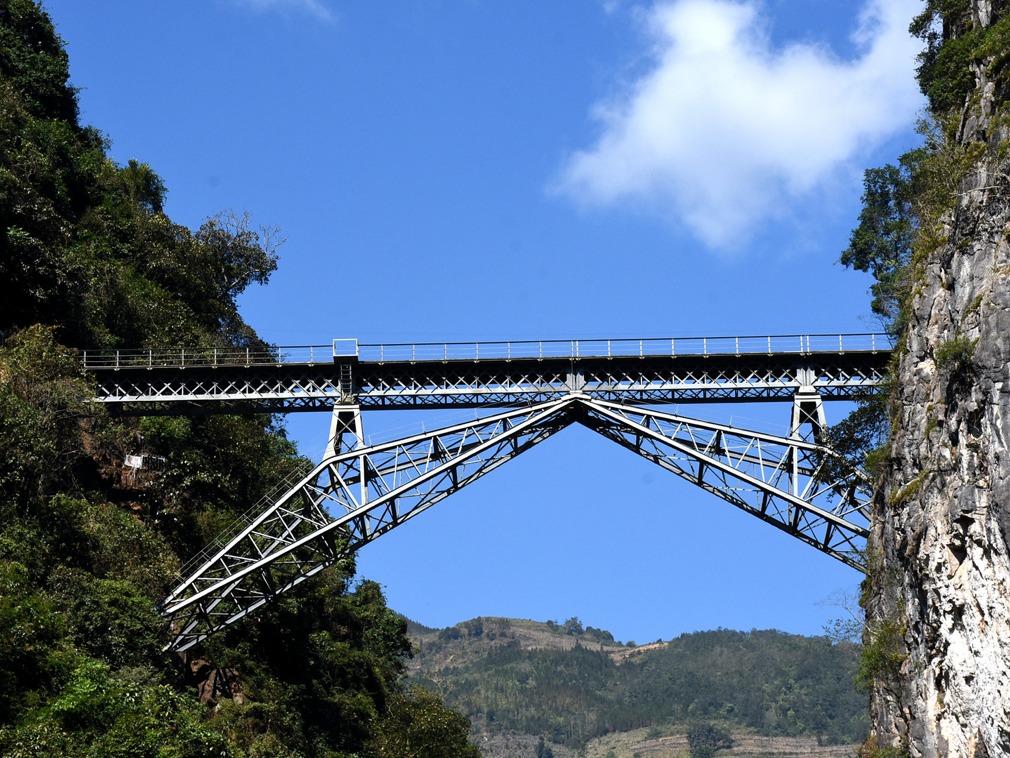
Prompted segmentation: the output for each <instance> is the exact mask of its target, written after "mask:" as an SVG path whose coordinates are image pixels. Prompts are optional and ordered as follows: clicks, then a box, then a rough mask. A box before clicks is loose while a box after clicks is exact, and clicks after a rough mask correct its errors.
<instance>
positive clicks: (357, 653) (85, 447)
mask: <svg viewBox="0 0 1010 758" xmlns="http://www.w3.org/2000/svg"><path fill="white" fill-rule="evenodd" d="M166 191H167V190H166V188H165V186H164V183H163V182H162V180H161V179H160V178H159V177H158V175H157V174H156V173H155V172H154V170H153V169H152V168H151V167H150V166H148V165H146V164H144V163H141V162H139V161H130V162H129V163H128V164H127V165H125V166H123V165H119V164H117V163H115V162H114V161H112V160H111V159H110V158H109V157H108V155H107V143H106V140H105V138H104V137H103V136H102V135H101V134H100V133H99V132H98V131H97V130H95V129H93V128H91V127H86V126H82V125H81V124H80V123H79V121H78V111H77V101H76V97H75V92H74V89H73V88H72V87H71V86H70V85H69V83H68V69H67V56H66V54H65V52H64V50H63V45H62V42H61V40H60V39H59V38H58V36H57V35H56V33H55V31H54V29H53V26H52V23H51V21H50V19H49V18H48V16H47V15H46V13H45V12H44V11H43V10H42V9H41V7H40V6H39V5H38V4H37V3H36V2H34V1H33V0H0V280H2V281H3V282H4V297H3V298H2V299H0V338H2V341H3V342H2V345H0V439H2V440H3V449H4V454H3V456H0V754H2V755H5V756H34V755H47V756H49V755H94V756H116V755H122V756H146V755H150V756H155V755H157V756H205V755H218V756H227V755H233V756H285V755H291V756H294V755H312V756H341V755H360V756H367V755H372V756H465V755H476V754H477V751H476V750H475V749H474V748H472V747H471V746H469V744H468V743H467V742H466V735H467V723H466V719H465V718H463V717H462V716H459V715H458V714H456V713H453V712H451V711H448V710H446V709H445V708H444V707H443V706H442V705H441V703H440V702H438V701H437V700H436V699H434V698H433V697H432V696H431V695H429V694H427V693H424V692H420V691H416V690H412V689H408V688H407V686H406V684H405V683H404V680H403V673H404V668H405V663H404V658H405V657H406V656H407V655H409V651H410V643H409V640H408V638H407V636H406V624H405V622H403V620H402V619H400V618H399V617H398V616H397V615H396V614H394V613H393V612H392V611H390V610H389V609H388V608H387V607H386V604H385V600H384V598H383V596H382V593H381V591H380V590H379V588H378V586H377V585H375V584H374V583H371V582H367V581H366V582H357V583H356V582H354V581H353V580H352V577H353V575H354V566H353V563H352V562H349V561H348V562H345V563H343V564H342V565H340V566H337V567H334V568H332V569H330V570H329V571H326V572H323V573H322V574H320V575H319V576H318V577H316V578H314V579H313V580H311V581H307V582H305V583H304V584H303V585H302V586H301V587H300V588H299V589H298V591H295V592H292V593H290V594H289V595H287V596H285V598H284V599H283V600H282V601H281V602H279V603H276V604H274V605H273V606H271V607H270V608H269V609H267V610H266V611H265V612H264V613H261V614H259V615H258V616H257V617H256V618H254V619H249V620H248V621H247V622H245V623H243V624H242V625H241V628H236V629H234V630H232V631H231V632H229V633H226V634H222V635H219V636H218V637H216V638H213V639H211V640H209V641H208V643H207V644H206V645H205V646H204V647H203V649H202V650H198V651H197V652H196V654H194V655H190V656H189V657H188V658H187V659H186V660H185V661H182V660H180V659H179V658H178V657H176V656H172V655H169V654H166V653H163V652H162V651H161V648H162V646H163V645H164V644H165V643H166V642H167V640H168V636H167V634H166V630H165V629H164V628H163V622H162V620H161V618H160V616H159V615H158V613H157V610H156V603H157V601H158V600H159V599H160V598H162V597H164V595H165V593H166V591H167V590H168V589H169V588H170V587H171V585H172V584H173V582H174V581H175V580H176V578H177V574H178V571H179V568H180V564H181V562H182V561H184V560H185V559H186V558H188V557H189V556H191V555H193V554H194V553H195V552H196V551H197V550H198V549H199V548H200V547H202V546H203V545H205V544H206V543H207V542H209V541H210V540H211V539H212V538H213V537H215V536H216V535H217V533H218V532H219V530H220V529H221V528H222V527H224V526H225V525H227V524H229V523H231V522H232V521H233V520H234V519H235V518H236V516H238V515H239V514H241V513H243V512H244V511H245V510H246V509H248V508H249V507H250V506H252V505H254V504H255V503H256V501H257V500H258V499H259V498H260V497H261V496H263V495H264V493H265V492H266V491H268V490H269V489H271V488H272V487H273V485H275V484H276V483H277V482H278V481H280V480H281V479H282V478H283V477H284V476H286V475H288V474H290V473H292V472H294V471H297V470H300V469H302V468H303V467H304V466H305V465H306V462H305V461H304V460H303V459H302V458H300V457H299V456H298V454H297V452H296V450H295V448H294V446H293V445H292V444H291V443H290V442H289V441H288V440H287V439H286V438H285V436H284V432H283V429H282V428H280V427H279V426H278V425H277V423H276V422H275V420H274V419H272V418H270V417H266V416H248V417H243V416H208V417H195V418H145V419H139V420H138V419H118V418H111V417H109V416H108V415H106V414H105V413H104V412H103V411H102V410H101V409H100V408H96V407H92V406H91V405H90V404H89V402H88V398H89V397H90V396H91V394H92V392H91V387H90V386H89V382H88V379H87V377H86V376H85V375H84V374H83V373H82V372H81V370H80V367H79V361H78V358H77V353H76V349H80V348H86V347H115V346H120V345H122V346H129V347H143V346H159V347H163V346H173V345H186V346H191V345H233V346H254V347H266V346H265V345H263V343H262V342H261V341H260V339H259V338H258V337H257V336H256V334H255V333H254V331H253V330H252V329H251V328H249V326H248V325H246V324H245V322H244V321H243V320H242V318H241V316H240V315H239V313H238V310H237V308H236V298H237V297H238V295H239V294H240V293H241V292H242V291H243V290H244V289H245V288H247V287H248V286H249V285H251V284H253V283H263V282H265V281H266V280H267V278H268V277H269V275H270V273H271V272H272V271H273V270H274V269H275V267H276V265H277V256H276V250H275V244H274V242H273V239H274V238H273V233H272V232H271V231H269V230H258V231H257V230H254V229H253V228H252V227H251V226H250V224H249V223H248V220H247V219H246V218H244V217H236V216H228V215H222V216H217V217H214V218H211V219H209V220H208V221H207V222H205V223H204V224H203V225H202V226H201V227H200V228H199V229H197V230H195V231H193V230H190V229H188V228H186V227H184V226H181V225H179V224H176V223H174V222H172V221H171V220H170V219H169V218H168V217H167V216H166V215H165V214H164V212H163V209H164V200H165V193H166ZM127 455H144V456H148V458H147V460H149V461H158V462H159V465H158V466H156V467H147V468H143V469H140V470H133V469H128V468H126V467H124V459H125V456H127Z"/></svg>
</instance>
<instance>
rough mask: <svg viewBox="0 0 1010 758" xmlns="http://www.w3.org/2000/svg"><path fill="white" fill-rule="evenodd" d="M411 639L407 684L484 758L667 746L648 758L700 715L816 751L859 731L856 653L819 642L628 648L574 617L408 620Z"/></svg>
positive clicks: (793, 639)
mask: <svg viewBox="0 0 1010 758" xmlns="http://www.w3.org/2000/svg"><path fill="white" fill-rule="evenodd" d="M408 634H409V635H410V637H411V639H412V640H413V641H414V643H415V646H416V654H415V657H414V659H413V661H412V662H411V663H410V675H411V677H412V678H413V679H414V680H416V681H418V682H420V683H422V684H424V685H426V686H428V687H430V688H431V689H433V690H435V691H436V692H438V693H439V695H440V696H441V697H443V698H444V699H445V701H446V703H447V704H448V705H451V706H453V707H455V708H457V709H458V710H460V711H461V712H463V713H465V714H467V715H468V716H469V717H470V719H471V721H472V724H473V734H474V737H475V738H476V740H477V742H478V744H480V745H481V749H482V750H483V751H484V754H485V756H487V758H493V756H497V755H503V756H504V755H512V756H523V755H530V756H536V757H537V758H543V756H546V755H555V756H556V757H557V758H561V756H565V755H580V754H584V755H587V756H588V755H593V754H594V753H593V752H592V745H593V744H594V741H595V742H600V740H601V739H602V738H604V736H605V735H611V736H613V735H614V734H615V733H629V734H630V733H632V732H635V730H638V731H639V732H640V736H641V737H642V738H643V739H644V738H645V737H646V736H648V735H652V736H653V737H654V738H655V739H656V740H659V741H660V742H663V741H664V740H665V741H666V742H668V743H669V745H672V747H670V748H669V749H670V750H671V751H673V752H668V753H667V752H655V751H654V750H653V749H652V748H650V749H649V752H648V753H647V754H648V755H650V756H653V755H655V756H658V755H666V754H669V755H677V754H680V753H686V742H685V741H684V738H683V735H684V734H686V731H687V725H688V724H690V723H696V722H699V721H705V722H712V723H714V724H716V725H718V726H719V727H720V728H726V729H729V730H730V731H731V732H733V733H735V734H738V735H741V736H750V737H754V738H755V739H757V737H758V736H759V735H764V736H767V737H779V738H783V740H784V739H785V738H790V739H793V740H794V741H795V740H801V739H802V738H808V743H804V744H809V745H813V746H816V745H818V744H820V745H831V744H836V745H837V744H853V743H857V742H859V741H860V740H862V739H863V738H864V737H865V736H866V730H867V718H866V699H865V695H863V694H860V693H858V692H857V691H856V688H855V684H854V681H855V674H856V669H857V666H858V658H859V646H858V645H853V644H851V643H845V642H842V643H832V642H831V641H830V640H829V639H828V638H826V637H802V636H799V635H791V634H785V633H783V632H778V631H770V630H766V631H750V632H737V631H730V630H724V629H720V630H716V631H711V632H697V633H692V634H684V635H681V636H680V637H677V638H675V639H673V640H668V641H657V642H654V643H651V644H647V645H640V646H639V645H634V644H633V643H629V644H621V643H620V642H617V641H616V640H614V638H613V636H612V635H611V634H610V633H609V632H607V631H605V630H600V629H593V628H592V627H583V626H582V624H581V622H579V620H578V619H569V620H568V621H566V622H565V623H564V624H559V623H556V622H537V621H529V620H521V619H507V618H489V617H481V618H476V619H471V620H470V621H465V622H462V623H460V624H457V625H455V626H452V627H447V628H446V629H440V630H439V629H430V628H427V627H423V626H421V625H419V624H414V623H409V624H408ZM643 730H644V731H643ZM677 734H679V735H681V737H680V738H679V742H678V738H677V737H675V736H671V735H677ZM661 737H662V739H660V738H661ZM607 739H611V741H612V737H608V738H607ZM541 740H543V742H541ZM604 741H605V740H604ZM787 742H788V740H786V741H785V742H783V743H782V744H786V743H787ZM790 744H791V743H790ZM796 744H799V743H796ZM678 746H679V748H678ZM587 749H588V750H589V751H590V752H585V751H586V750H587ZM678 749H679V750H680V753H678V752H677V750H678ZM797 749H800V748H797ZM813 749H814V748H809V749H806V748H804V749H803V752H799V753H788V752H782V753H770V754H781V755H787V754H795V755H803V754H814V753H813V752H811V751H812V750H813ZM538 751H539V752H538ZM611 752H612V753H613V754H614V755H618V753H616V752H614V751H613V750H611ZM609 754H611V753H608V752H601V753H600V755H609ZM644 754H646V753H643V755H644ZM744 754H747V753H740V752H737V751H736V750H734V751H731V752H729V753H726V755H727V756H730V755H744ZM766 754H769V753H766ZM828 754H829V753H824V755H828ZM628 755H632V753H628Z"/></svg>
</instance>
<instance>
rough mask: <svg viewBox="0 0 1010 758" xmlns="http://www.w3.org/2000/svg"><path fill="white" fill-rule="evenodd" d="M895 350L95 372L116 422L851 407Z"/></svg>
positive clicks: (339, 360)
mask: <svg viewBox="0 0 1010 758" xmlns="http://www.w3.org/2000/svg"><path fill="white" fill-rule="evenodd" d="M889 355H890V353H889V351H888V350H884V349H881V350H875V351H845V352H839V351H831V350H826V351H820V352H818V351H812V352H808V353H795V352H789V353H757V354H749V353H741V354H716V355H643V356H617V357H608V356H578V357H567V358H512V359H503V358H487V359H485V358H480V359H474V360H416V361H410V360H407V361H405V360H398V361H367V360H359V359H358V357H357V356H340V357H335V358H334V362H333V363H329V364H327V363H315V364H301V363H299V364H291V363H276V364H251V365H248V366H243V365H232V364H228V365H210V366H207V365H193V366H182V367H172V366H152V367H148V366H143V365H141V366H135V365H125V366H122V367H118V368H113V367H109V366H106V365H104V364H102V365H99V366H90V367H89V371H91V373H92V374H93V375H94V376H95V378H96V381H97V388H98V393H97V397H96V400H97V401H99V402H102V403H105V404H107V405H109V406H110V407H112V408H115V409H117V410H119V411H121V412H125V413H137V414H145V415H150V414H192V413H194V412H221V411H228V410H246V411H259V412H269V413H275V412H283V413H287V412H292V411H318V410H329V409H331V408H333V407H334V406H335V405H358V406H360V408H361V409H362V410H395V409H402V408H477V407H492V408H504V407H516V406H528V405H531V404H536V403H541V402H547V401H549V400H552V399H557V398H559V397H563V396H565V395H567V394H568V393H570V392H575V391H579V392H583V393H585V394H586V395H589V396H591V397H594V398H598V399H601V400H612V401H616V402H622V403H633V404H639V405H655V404H660V403H703V402H753V401H768V400H788V399H790V398H792V396H793V395H794V394H796V393H797V392H799V391H801V390H804V391H811V392H816V393H817V394H818V395H820V396H821V397H822V398H823V399H824V400H836V399H852V398H853V397H857V396H860V395H865V394H866V393H867V392H870V391H873V389H874V388H875V387H876V386H877V385H878V384H879V383H880V381H881V378H882V377H883V375H884V373H885V371H886V367H887V362H888V359H889Z"/></svg>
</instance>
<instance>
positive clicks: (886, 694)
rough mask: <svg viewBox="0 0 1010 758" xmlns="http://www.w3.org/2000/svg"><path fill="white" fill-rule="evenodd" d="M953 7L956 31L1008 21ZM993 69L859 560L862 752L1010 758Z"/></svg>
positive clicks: (1005, 314)
mask: <svg viewBox="0 0 1010 758" xmlns="http://www.w3.org/2000/svg"><path fill="white" fill-rule="evenodd" d="M966 6H967V12H968V13H970V14H971V15H970V20H969V16H967V15H966V16H965V25H964V26H963V27H962V29H971V28H975V29H979V28H986V27H991V26H992V25H993V24H994V23H996V21H998V17H1000V16H1006V15H1008V10H1007V7H1006V6H1007V3H1006V2H993V0H972V1H971V2H970V3H966ZM994 6H996V8H995V10H994ZM1005 53H1006V51H1005V50H1001V51H999V54H1000V55H1003V54H1005ZM992 61H993V59H992V58H991V57H989V58H988V59H986V60H983V61H981V62H977V63H972V64H970V65H971V69H972V71H973V73H974V76H975V83H976V87H975V90H974V92H973V93H972V94H971V96H970V97H969V99H968V103H967V105H966V107H965V108H964V110H963V112H962V113H961V114H960V118H959V120H958V121H957V123H956V125H955V128H954V129H952V130H951V134H952V137H951V139H950V140H949V143H948V144H947V145H946V147H944V148H943V150H945V151H948V152H949V154H950V160H949V161H948V164H949V165H948V169H949V171H950V172H951V174H950V176H949V177H948V178H949V179H950V180H951V181H952V182H953V187H954V188H955V191H953V192H951V196H952V197H954V196H956V200H954V201H952V207H951V208H950V209H949V210H948V212H946V213H945V214H943V215H942V216H941V218H940V219H939V225H940V227H941V228H940V232H941V234H940V240H939V242H938V244H936V245H933V246H932V249H930V248H929V246H927V247H926V248H925V249H924V250H923V252H922V254H921V255H920V259H919V261H918V262H917V265H916V267H915V268H916V271H915V275H914V276H915V281H914V284H913V293H914V294H913V297H912V300H911V303H910V309H909V313H908V317H909V324H908V329H907V335H906V339H905V343H904V344H903V346H902V350H901V351H900V362H899V364H898V367H897V384H898V389H897V391H896V396H895V400H894V403H895V405H894V417H895V426H894V431H893V435H892V440H891V458H890V461H889V463H888V465H887V470H886V473H885V474H884V487H883V488H882V494H881V496H880V497H879V500H878V502H877V503H876V513H875V524H874V529H873V535H872V538H871V548H870V555H869V561H870V571H869V572H868V578H869V581H868V584H867V623H868V645H867V651H868V653H869V655H868V657H867V659H866V660H867V663H868V665H869V666H870V668H871V669H872V671H871V673H872V677H871V678H872V680H873V686H872V690H871V709H872V715H871V718H872V722H873V726H874V732H875V734H874V737H873V738H871V741H872V740H873V739H875V740H876V742H877V745H878V746H879V747H885V746H891V747H896V748H899V749H905V750H907V752H908V753H909V754H910V755H912V756H991V757H992V758H995V757H996V756H1007V755H1010V554H1008V539H1010V246H1008V233H1010V176H1008V172H1010V161H1008V159H1007V153H1008V152H1010V151H1008V147H1010V145H1008V139H1010V130H1008V129H1007V122H1006V120H1005V118H1000V117H999V106H1000V104H1001V103H1005V102H1006V92H1005V91H1002V90H1003V89H1004V88H1005V86H1006V85H1005V83H1001V82H1000V80H998V79H995V80H994V78H993V77H994V74H993V68H992V66H991V64H992Z"/></svg>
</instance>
